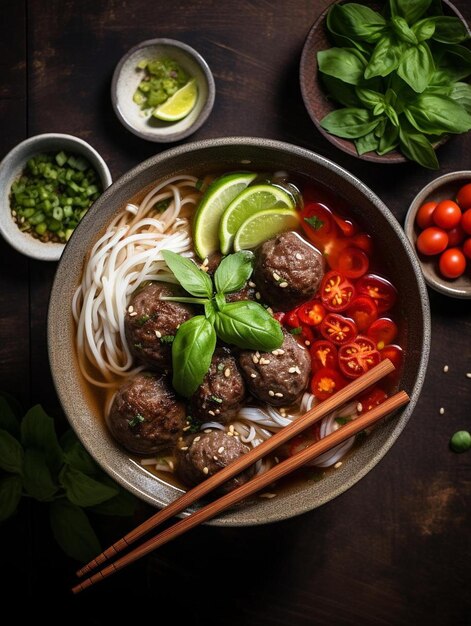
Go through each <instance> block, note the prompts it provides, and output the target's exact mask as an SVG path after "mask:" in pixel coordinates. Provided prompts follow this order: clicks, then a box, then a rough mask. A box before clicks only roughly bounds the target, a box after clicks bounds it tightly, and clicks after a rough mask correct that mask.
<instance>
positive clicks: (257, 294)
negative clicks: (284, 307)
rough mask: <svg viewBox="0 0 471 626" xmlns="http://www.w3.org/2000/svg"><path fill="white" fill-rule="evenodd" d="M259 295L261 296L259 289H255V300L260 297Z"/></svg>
mask: <svg viewBox="0 0 471 626" xmlns="http://www.w3.org/2000/svg"><path fill="white" fill-rule="evenodd" d="M261 297H262V296H261V294H260V291H257V292H256V293H255V298H256V300H260V298H261Z"/></svg>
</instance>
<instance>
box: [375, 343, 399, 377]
mask: <svg viewBox="0 0 471 626" xmlns="http://www.w3.org/2000/svg"><path fill="white" fill-rule="evenodd" d="M380 355H381V360H382V361H384V359H389V360H390V361H391V362H392V364H393V365H394V367H395V368H396V372H397V371H398V370H400V368H401V367H402V363H403V361H404V352H403V350H402V348H401V346H396V345H392V346H385V347H384V348H383V349H382V350H380Z"/></svg>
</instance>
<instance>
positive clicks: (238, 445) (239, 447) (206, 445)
mask: <svg viewBox="0 0 471 626" xmlns="http://www.w3.org/2000/svg"><path fill="white" fill-rule="evenodd" d="M248 451H249V448H248V446H246V445H245V444H243V443H242V442H241V441H240V439H239V438H238V437H236V436H233V437H231V436H229V435H228V434H227V433H225V432H224V431H222V430H212V431H210V432H207V433H206V432H202V433H197V434H196V435H188V436H186V437H184V438H183V440H182V441H180V442H179V444H178V446H177V448H176V469H175V471H176V475H177V476H178V477H179V478H180V480H181V481H182V482H183V483H185V484H186V485H191V486H193V485H197V484H198V483H200V482H202V481H203V480H205V478H208V477H209V476H212V475H213V474H215V473H216V472H218V471H219V470H221V469H223V468H224V467H226V466H227V465H230V464H231V463H233V462H234V461H235V460H236V459H238V458H239V457H240V456H241V455H242V454H246V453H247V452H248ZM254 472H255V467H254V466H253V465H252V466H251V467H248V468H247V469H246V470H244V471H243V472H241V473H240V474H238V475H237V476H234V478H231V479H230V480H228V481H227V482H226V483H224V484H223V485H221V487H219V490H220V491H221V492H223V493H228V492H229V491H232V490H233V489H235V488H236V487H239V486H240V485H243V484H244V483H246V482H247V481H249V480H250V479H251V478H252V476H253V475H254Z"/></svg>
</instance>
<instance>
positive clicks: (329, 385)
mask: <svg viewBox="0 0 471 626" xmlns="http://www.w3.org/2000/svg"><path fill="white" fill-rule="evenodd" d="M346 384H347V381H346V380H345V378H344V377H343V376H342V374H340V372H338V371H337V370H333V369H330V368H329V367H323V368H322V369H320V370H318V371H317V372H316V373H315V374H314V376H313V377H312V380H311V392H312V393H313V394H314V395H315V396H316V398H317V399H318V400H327V398H330V396H332V395H333V394H334V393H335V392H336V391H339V389H342V388H343V387H345V385H346Z"/></svg>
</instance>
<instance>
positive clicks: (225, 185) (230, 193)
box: [193, 172, 256, 259]
mask: <svg viewBox="0 0 471 626" xmlns="http://www.w3.org/2000/svg"><path fill="white" fill-rule="evenodd" d="M255 177H256V174H254V173H252V172H232V173H230V174H224V175H223V176H220V177H219V178H217V179H216V180H215V181H214V182H212V183H211V185H209V187H208V189H207V190H206V192H205V194H204V196H203V197H202V198H201V202H200V203H199V206H198V209H197V210H196V214H195V220H194V223H193V240H194V244H195V250H196V254H197V255H198V256H199V257H200V259H205V258H206V257H207V256H209V255H210V254H211V253H212V252H216V250H219V235H218V232H219V222H220V220H221V215H222V214H223V213H224V211H225V210H226V208H227V207H228V206H229V204H230V203H231V202H232V200H234V198H235V197H236V196H237V195H238V194H239V193H240V192H241V191H243V190H244V189H245V188H246V187H247V185H249V184H250V183H251V182H252V181H253V179H254V178H255Z"/></svg>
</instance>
